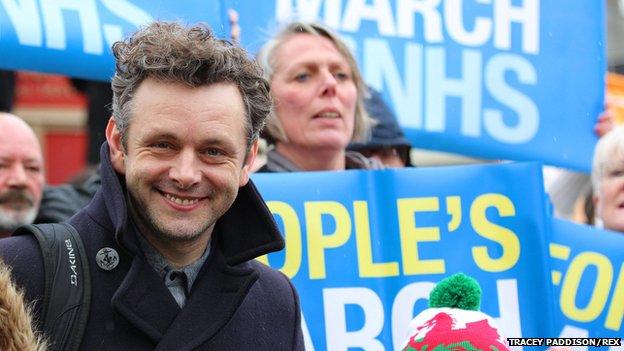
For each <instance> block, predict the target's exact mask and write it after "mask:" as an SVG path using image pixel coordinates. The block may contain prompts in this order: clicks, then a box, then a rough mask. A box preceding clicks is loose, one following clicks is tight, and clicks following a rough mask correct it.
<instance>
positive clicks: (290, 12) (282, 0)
mask: <svg viewBox="0 0 624 351" xmlns="http://www.w3.org/2000/svg"><path fill="white" fill-rule="evenodd" d="M294 1H295V4H296V5H295V6H294V7H293V0H277V1H276V2H275V18H276V19H277V21H278V22H290V21H291V20H293V19H294V18H298V19H301V20H304V21H319V20H321V18H320V16H319V14H320V12H321V5H323V4H324V5H325V6H324V9H325V11H324V13H323V23H325V24H326V25H327V26H329V27H331V28H336V29H337V28H339V27H340V7H341V6H342V0H294Z"/></svg>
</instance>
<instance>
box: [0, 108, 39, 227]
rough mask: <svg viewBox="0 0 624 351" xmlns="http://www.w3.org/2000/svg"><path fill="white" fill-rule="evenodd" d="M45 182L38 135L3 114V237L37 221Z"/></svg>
mask: <svg viewBox="0 0 624 351" xmlns="http://www.w3.org/2000/svg"><path fill="white" fill-rule="evenodd" d="M43 183H44V177H43V156H42V155H41V146H40V144H39V140H38V139H37V136H36V135H35V133H34V132H33V130H32V129H31V128H30V126H28V124H26V122H24V121H23V120H22V119H21V118H19V117H17V116H15V115H12V114H9V113H4V112H0V237H6V236H9V235H10V234H11V232H13V231H14V230H15V229H17V228H18V227H19V226H21V225H24V224H29V223H32V222H33V220H34V219H35V217H36V216H37V211H38V210H39V204H40V202H41V194H42V189H43Z"/></svg>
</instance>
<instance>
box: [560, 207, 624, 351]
mask: <svg viewBox="0 0 624 351" xmlns="http://www.w3.org/2000/svg"><path fill="white" fill-rule="evenodd" d="M552 227H553V230H552V243H551V244H550V256H551V258H552V260H551V261H552V264H551V267H552V282H553V285H554V286H555V298H556V300H557V308H556V312H557V315H558V317H559V318H558V319H557V323H556V326H555V335H554V336H560V337H583V338H587V337H622V335H623V334H624V327H623V326H622V319H623V318H624V235H622V234H621V233H615V232H610V231H605V230H600V229H595V228H592V227H588V226H584V225H578V224H574V223H571V222H566V221H561V220H556V219H554V220H553V222H552ZM614 350H615V348H614ZM618 350H621V348H618Z"/></svg>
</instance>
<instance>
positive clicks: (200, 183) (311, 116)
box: [0, 22, 624, 350]
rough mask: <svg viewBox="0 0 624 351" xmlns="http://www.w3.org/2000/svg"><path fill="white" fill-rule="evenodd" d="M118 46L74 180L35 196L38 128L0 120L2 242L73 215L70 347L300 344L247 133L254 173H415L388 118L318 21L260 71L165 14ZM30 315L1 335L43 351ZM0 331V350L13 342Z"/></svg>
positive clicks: (9, 246)
mask: <svg viewBox="0 0 624 351" xmlns="http://www.w3.org/2000/svg"><path fill="white" fill-rule="evenodd" d="M113 51H114V55H115V58H116V60H117V64H116V68H117V69H116V72H115V75H114V77H113V79H112V112H111V114H112V117H111V118H110V120H108V124H107V126H106V128H105V130H103V131H100V132H101V133H103V135H104V136H105V139H106V142H104V144H103V145H102V147H101V151H100V158H99V161H100V164H99V167H98V170H97V172H95V173H93V174H92V175H91V176H90V177H88V178H87V179H86V180H85V181H83V182H81V183H80V184H65V185H61V186H57V187H46V188H44V164H43V156H42V151H41V146H40V144H39V141H38V140H37V138H36V136H35V133H34V132H33V131H32V129H31V128H30V127H29V126H28V125H27V124H26V123H25V122H24V121H23V120H21V119H20V118H19V117H17V116H14V115H11V114H9V113H0V237H8V236H9V235H10V234H11V233H12V232H14V231H15V230H16V229H17V228H18V227H20V226H22V225H27V224H31V223H46V222H61V221H68V223H69V224H71V225H72V226H73V228H75V230H76V231H77V233H78V235H79V236H80V237H81V239H82V241H83V243H84V249H85V250H86V252H87V256H88V257H97V258H98V260H97V265H95V264H92V265H91V266H90V267H89V271H90V276H91V281H92V287H93V289H92V294H91V296H90V299H91V303H90V313H89V315H88V320H87V321H86V325H85V329H84V330H83V333H82V334H81V335H80V336H81V337H80V339H79V340H78V341H73V342H74V344H75V346H76V347H78V346H79V347H80V348H81V349H85V350H96V349H132V350H141V349H154V348H156V347H158V348H159V349H177V348H180V347H184V348H188V349H194V348H199V349H214V350H220V349H258V350H301V349H303V347H304V346H303V336H302V332H301V320H300V311H299V301H298V297H297V293H296V291H295V289H294V287H293V285H292V284H291V282H290V281H289V280H288V278H286V277H285V276H284V275H283V274H281V273H279V272H278V271H276V270H273V269H271V268H269V267H267V266H264V265H262V264H259V263H257V262H256V261H255V260H254V258H256V257H259V256H261V255H264V254H266V253H269V252H273V251H276V250H280V249H281V248H283V245H284V243H283V239H282V237H281V235H280V233H279V231H278V229H277V225H276V224H275V222H274V219H273V216H272V215H271V213H270V212H269V211H268V209H267V207H266V205H264V202H263V200H262V198H261V196H260V195H259V193H258V192H257V190H256V189H255V187H254V185H253V183H252V182H251V181H250V179H249V175H250V173H251V171H252V165H253V163H254V161H255V158H256V156H257V153H258V148H259V146H258V145H259V139H260V138H261V137H262V138H264V139H265V140H266V141H267V143H268V144H269V150H268V151H267V153H266V164H264V165H263V166H262V167H261V168H260V170H259V172H296V171H320V170H325V171H334V170H345V169H380V168H384V167H406V166H411V165H412V160H411V159H410V149H411V146H410V143H409V141H408V140H407V139H406V138H405V137H404V135H403V132H402V130H401V128H400V127H399V125H398V123H397V120H396V117H395V116H394V114H393V112H392V110H391V109H390V108H389V107H388V106H387V105H386V103H385V102H384V101H383V98H382V96H381V94H380V93H379V92H377V91H374V90H373V89H370V88H369V87H367V86H366V85H365V83H364V81H363V79H362V75H361V73H360V71H359V69H358V67H357V64H356V61H355V59H354V57H353V56H352V54H351V53H350V51H349V49H348V48H347V46H346V45H345V43H344V42H343V41H342V40H341V39H340V38H339V37H338V36H337V35H336V34H334V33H333V32H332V31H331V30H329V29H328V28H326V27H324V26H322V25H318V24H312V23H304V22H294V23H291V24H289V25H288V26H286V27H285V28H284V29H283V30H282V31H281V32H279V33H278V34H276V35H275V36H274V37H273V38H272V39H271V40H269V41H268V42H267V43H266V44H265V45H264V46H263V47H262V49H261V50H260V52H259V54H258V56H257V59H256V60H255V61H254V60H251V59H249V58H248V54H247V53H246V52H245V51H244V50H243V49H241V48H239V47H237V46H236V45H232V44H230V43H229V42H227V41H224V40H219V39H217V38H215V37H214V35H213V34H212V32H211V31H210V29H208V28H207V27H204V26H194V27H191V28H186V27H183V26H181V25H179V24H174V23H165V22H155V23H153V24H151V25H149V26H147V27H145V28H143V29H141V30H139V31H138V32H137V33H135V34H134V35H133V36H132V37H131V38H128V39H126V40H124V41H122V42H118V43H116V44H115V45H114V46H113ZM214 62H217V63H218V64H214ZM156 121H157V123H156ZM265 124H266V125H265ZM609 129H612V130H611V131H608V132H606V131H605V132H606V135H605V136H604V137H602V138H601V140H600V141H599V143H598V145H597V147H596V152H595V158H594V163H593V172H592V185H593V194H594V196H593V201H592V203H593V205H594V208H595V215H596V219H597V222H599V223H601V224H602V225H603V226H604V228H607V229H610V230H614V231H620V232H624V216H621V215H620V213H619V211H620V210H621V209H622V208H624V198H623V196H624V195H622V194H623V193H624V191H623V190H624V141H623V140H624V135H623V133H624V129H622V128H621V127H617V128H611V127H610V128H609ZM242 218H244V219H245V220H241V219H242ZM102 250H108V251H102ZM102 252H104V253H102ZM0 257H1V258H2V260H3V261H4V262H5V263H6V264H7V265H8V266H10V267H11V269H12V271H13V279H14V280H15V282H16V284H17V286H18V287H20V288H21V289H23V291H24V293H23V294H24V297H25V299H26V301H29V302H30V306H31V309H32V310H31V311H28V309H26V308H22V309H20V310H19V311H20V312H19V313H22V314H25V315H27V314H28V312H31V313H32V314H33V315H34V316H35V324H34V329H35V330H37V331H42V330H44V329H45V328H44V326H43V325H42V321H43V318H44V316H45V313H46V312H48V311H47V306H46V305H45V303H46V301H47V298H46V296H45V293H44V292H45V291H46V290H45V286H44V285H45V284H46V278H45V277H46V272H45V269H44V261H45V258H44V257H42V251H41V250H40V248H39V244H38V242H37V240H35V238H33V236H29V235H19V236H11V237H9V238H6V239H3V240H1V241H0ZM100 258H101V260H100ZM3 269H5V268H1V267H0V284H2V281H3V280H6V278H3V275H2V274H1V273H2V272H3ZM16 294H17V295H18V296H19V293H16ZM0 295H2V294H0ZM0 297H1V296H0ZM18 300H19V299H16V300H15V301H18ZM2 301H5V300H2V299H1V298H0V302H2ZM18 304H19V303H18ZM5 305H6V303H3V305H2V306H0V309H2V308H4V307H6V306H5ZM206 311H209V312H206ZM26 320H27V322H26V327H24V323H22V324H21V326H20V327H13V326H12V327H10V329H11V330H20V331H21V330H23V331H24V333H25V334H20V335H26V337H25V338H26V339H27V340H28V341H27V342H28V343H29V344H30V345H31V346H29V348H30V349H44V348H45V347H46V343H45V341H42V339H41V338H40V337H41V335H37V334H36V333H32V331H29V330H28V329H29V328H28V327H29V324H30V321H28V319H26ZM0 323H5V322H4V321H2V319H0ZM2 328H4V329H5V330H6V328H7V325H6V324H4V325H0V329H2ZM3 334H5V335H2V336H0V348H1V349H3V350H5V349H6V350H9V349H11V348H13V349H21V348H20V346H6V345H24V344H19V343H13V344H11V343H10V342H11V341H9V340H12V339H14V338H15V336H14V335H6V333H3ZM16 334H18V333H16ZM42 336H43V337H46V336H47V337H49V335H47V334H46V335H42ZM22 341H24V340H22ZM48 341H49V342H51V343H52V345H54V343H55V342H57V341H56V340H48Z"/></svg>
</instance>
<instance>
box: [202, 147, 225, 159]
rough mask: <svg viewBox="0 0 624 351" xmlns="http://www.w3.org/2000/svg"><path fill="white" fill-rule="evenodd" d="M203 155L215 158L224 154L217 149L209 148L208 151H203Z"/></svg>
mask: <svg viewBox="0 0 624 351" xmlns="http://www.w3.org/2000/svg"><path fill="white" fill-rule="evenodd" d="M204 155H207V156H212V157H215V156H223V155H224V153H223V151H221V150H219V149H215V148H210V149H206V150H204Z"/></svg>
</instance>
